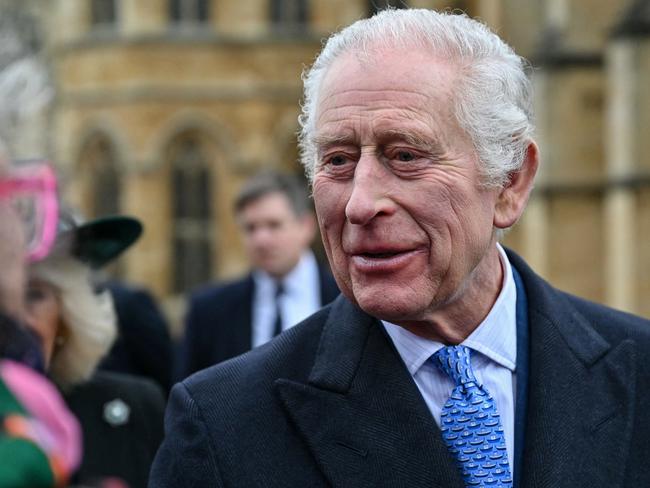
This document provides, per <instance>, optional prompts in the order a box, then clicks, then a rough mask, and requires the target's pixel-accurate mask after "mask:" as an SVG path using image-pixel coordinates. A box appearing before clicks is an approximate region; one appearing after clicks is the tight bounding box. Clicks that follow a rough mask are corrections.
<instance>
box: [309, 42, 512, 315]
mask: <svg viewBox="0 0 650 488" xmlns="http://www.w3.org/2000/svg"><path fill="white" fill-rule="evenodd" d="M456 82H457V68H456V67H455V66H453V65H450V64H448V63H447V62H445V61H442V60H437V59H435V58H432V57H430V56H428V55H427V54H425V53H420V52H417V51H409V52H406V51H399V52H396V51H392V50H384V51H382V52H380V53H378V54H377V55H376V56H375V58H374V60H371V61H360V60H359V59H358V58H357V57H356V56H355V55H354V54H347V55H345V56H343V57H341V58H340V59H338V60H337V61H336V62H335V63H334V64H333V66H332V67H331V68H330V70H329V71H328V73H327V74H326V77H325V79H324V81H323V85H322V88H321V91H320V97H319V105H318V108H317V113H316V134H315V136H316V144H317V148H318V161H317V163H316V173H315V178H314V188H313V190H314V201H315V204H316V213H317V216H318V221H319V225H320V227H321V234H322V236H323V241H324V245H325V250H326V252H327V255H328V258H329V260H330V264H331V266H332V270H333V272H334V274H335V277H336V280H337V282H338V284H339V286H340V288H341V290H342V291H343V293H344V294H345V295H346V296H347V297H348V298H350V299H352V300H353V301H354V302H356V303H358V305H359V306H360V307H361V308H362V309H363V310H365V311H366V312H368V313H370V314H372V315H374V316H377V317H379V318H382V319H385V320H390V321H393V322H396V323H400V322H402V323H406V322H420V321H423V322H427V321H429V319H430V318H431V316H432V314H435V312H436V311H438V310H440V309H441V308H443V307H448V306H450V305H453V304H454V303H455V302H457V301H458V300H462V299H463V297H465V301H467V297H468V296H469V295H468V294H472V293H475V292H476V290H477V289H478V290H480V286H481V280H482V279H483V277H484V276H485V275H486V273H487V274H489V272H492V273H494V274H495V275H496V276H499V273H500V267H499V261H498V255H497V254H496V247H495V244H494V242H495V237H494V232H493V219H494V213H495V205H496V202H497V198H498V194H499V192H498V190H487V189H485V188H482V187H481V185H480V179H479V170H478V160H477V156H476V153H475V151H474V148H473V145H472V141H471V140H470V138H469V136H468V135H467V134H466V133H465V132H464V131H463V130H462V129H461V128H460V127H459V126H458V123H457V121H456V119H455V117H454V115H453V113H452V99H453V97H454V94H453V92H454V89H455V87H454V84H455V83H456ZM488 255H489V256H490V259H487V258H486V256H488ZM495 264H496V267H497V268H498V269H494V265H495ZM488 268H489V270H488ZM492 292H493V290H490V293H492Z"/></svg>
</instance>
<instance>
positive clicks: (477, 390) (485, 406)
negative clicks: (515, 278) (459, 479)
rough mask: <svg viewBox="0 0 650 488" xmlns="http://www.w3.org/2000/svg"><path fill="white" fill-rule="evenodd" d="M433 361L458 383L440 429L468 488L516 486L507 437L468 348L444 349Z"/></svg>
mask: <svg viewBox="0 0 650 488" xmlns="http://www.w3.org/2000/svg"><path fill="white" fill-rule="evenodd" d="M432 359H433V362H434V363H435V364H436V365H437V366H438V367H439V368H440V369H441V370H442V371H443V372H444V373H445V374H446V375H447V376H449V377H450V378H451V379H452V381H453V382H454V383H455V384H456V386H455V387H454V389H453V390H452V392H451V396H450V397H449V400H447V402H446V403H445V405H444V407H443V408H442V415H441V418H440V430H441V431H442V437H443V439H444V441H445V444H447V447H448V448H449V452H451V453H452V455H453V456H454V458H455V459H456V461H457V462H458V466H459V468H460V470H461V473H462V475H463V479H464V480H465V485H466V486H468V487H474V486H481V487H489V488H494V487H508V488H511V487H512V476H511V475H510V466H509V465H508V454H507V452H506V443H505V436H504V435H503V427H502V426H501V419H500V417H499V413H498V412H497V407H496V405H495V403H494V399H493V398H492V396H491V395H490V393H489V392H488V391H487V390H486V389H485V387H484V386H481V385H479V384H478V382H477V381H476V378H475V377H474V373H473V372H472V366H471V363H470V349H469V348H468V347H466V346H449V347H444V348H442V349H441V350H439V351H438V352H437V353H435V354H434V355H433V356H432Z"/></svg>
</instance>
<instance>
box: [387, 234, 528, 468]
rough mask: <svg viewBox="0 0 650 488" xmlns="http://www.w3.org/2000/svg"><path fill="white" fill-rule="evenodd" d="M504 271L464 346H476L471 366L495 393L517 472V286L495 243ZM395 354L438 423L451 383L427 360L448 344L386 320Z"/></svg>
mask: <svg viewBox="0 0 650 488" xmlns="http://www.w3.org/2000/svg"><path fill="white" fill-rule="evenodd" d="M497 247H498V249H499V255H500V257H501V264H502V266H503V270H504V283H503V286H502V287H501V292H500V293H499V296H498V297H497V300H496V302H494V305H493V306H492V309H491V310H490V312H489V313H488V315H487V317H485V320H483V322H481V324H479V326H478V327H477V328H476V329H475V330H474V332H472V333H471V334H470V335H469V337H467V339H465V340H464V341H463V342H462V344H463V345H465V346H467V347H469V348H470V349H471V350H472V355H471V360H472V370H473V371H474V375H475V376H476V379H477V380H478V381H479V383H480V384H482V385H484V386H485V388H486V389H487V390H488V391H489V392H490V393H491V394H492V397H493V398H494V401H495V403H496V407H497V411H498V412H499V415H500V416H501V424H502V426H503V430H504V434H505V440H506V448H507V451H508V459H509V461H510V472H511V475H512V476H514V464H513V459H514V457H513V456H514V438H515V434H514V423H515V401H514V399H515V398H516V397H515V386H516V385H515V379H516V376H515V369H516V363H517V317H516V309H517V288H516V286H515V282H514V278H513V276H512V268H511V266H510V262H509V261H508V257H507V256H506V254H505V252H504V250H503V248H502V247H501V246H500V245H499V244H497ZM383 324H384V327H385V328H386V332H388V335H389V336H390V338H391V339H392V341H393V343H394V344H395V348H396V349H397V352H398V353H399V354H400V356H401V357H402V360H403V361H404V364H405V365H406V367H407V368H408V370H409V372H410V373H411V375H412V376H413V379H414V380H415V384H416V385H417V386H418V388H419V389H420V393H421V394H422V396H423V397H424V400H425V402H426V404H427V406H428V407H429V410H430V411H431V414H432V415H433V418H434V419H435V421H436V423H437V424H438V426H439V425H440V414H441V411H442V407H443V405H444V403H445V402H446V401H447V399H448V398H449V395H450V393H451V390H452V389H453V388H454V386H455V385H454V383H453V381H452V380H451V379H450V378H449V377H448V376H447V375H446V374H445V373H443V372H442V371H440V369H438V367H437V366H436V365H435V364H433V362H432V361H428V359H429V358H430V357H431V356H432V355H433V354H435V353H436V352H437V351H438V350H439V349H441V348H443V347H444V344H441V343H439V342H436V341H431V340H427V339H424V338H422V337H420V336H417V335H415V334H413V333H411V332H409V331H407V330H406V329H404V328H402V327H400V326H398V325H395V324H391V323H389V322H383Z"/></svg>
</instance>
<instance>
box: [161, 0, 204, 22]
mask: <svg viewBox="0 0 650 488" xmlns="http://www.w3.org/2000/svg"><path fill="white" fill-rule="evenodd" d="M209 19H210V11H209V2H208V0H170V2H169V20H170V22H171V23H172V24H205V23H207V22H208V20H209Z"/></svg>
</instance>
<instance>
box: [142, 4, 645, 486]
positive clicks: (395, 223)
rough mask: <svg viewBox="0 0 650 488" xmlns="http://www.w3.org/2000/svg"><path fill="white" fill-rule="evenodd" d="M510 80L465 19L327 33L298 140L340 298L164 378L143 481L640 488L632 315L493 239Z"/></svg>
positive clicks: (515, 156)
mask: <svg viewBox="0 0 650 488" xmlns="http://www.w3.org/2000/svg"><path fill="white" fill-rule="evenodd" d="M525 71H526V63H525V62H524V60H523V59H522V58H520V57H519V56H517V55H516V54H515V53H514V52H513V51H512V49H511V48H510V47H508V46H507V45H506V44H505V43H504V42H503V41H502V40H501V39H499V37H497V36H496V35H495V34H494V33H492V32H491V31H490V30H489V29H488V28H487V27H485V26H484V25H483V24H481V23H479V22H477V21H474V20H471V19H469V18H468V17H466V16H464V15H452V14H447V13H445V14H441V13H437V12H434V11H429V10H388V11H383V12H381V13H380V14H378V15H376V16H374V17H373V18H371V19H365V20H361V21H359V22H356V23H355V24H353V25H351V26H349V27H347V28H345V29H343V30H342V31H341V32H340V33H338V34H336V35H334V36H332V37H331V38H330V39H329V41H328V42H327V44H326V45H325V47H324V49H323V51H322V53H321V54H320V55H319V57H318V58H317V59H316V61H315V64H314V65H313V67H312V68H311V69H310V71H309V72H308V73H307V74H306V77H305V99H304V104H303V114H302V116H301V118H300V123H301V126H302V132H301V135H300V144H301V149H302V158H303V163H304V164H305V167H306V170H307V173H308V175H309V176H310V177H311V180H312V185H313V196H314V202H315V207H316V212H317V216H318V222H319V225H320V229H321V234H322V237H323V242H324V245H325V250H326V252H327V256H328V259H329V261H330V264H331V267H332V271H333V273H334V276H335V278H336V281H337V283H338V285H339V287H340V289H341V291H342V296H340V297H339V298H338V299H337V300H336V301H335V302H334V303H333V304H332V305H331V306H328V307H325V308H324V309H322V310H321V311H319V312H317V313H316V314H314V315H313V316H311V317H310V318H308V319H306V320H305V321H304V322H303V323H302V324H300V325H298V326H296V327H295V328H293V329H292V330H290V331H289V332H288V333H286V334H283V335H282V336H280V337H279V338H277V339H276V340H274V341H272V342H271V343H269V344H267V345H265V346H263V347H261V348H258V349H256V350H254V351H252V352H250V353H248V354H246V355H244V356H240V357H238V358H235V359H233V360H231V361H229V362H226V363H223V364H220V365H217V366H215V367H213V368H211V369H208V370H204V371H202V372H199V373H197V374H196V375H194V376H192V377H190V378H189V379H187V380H185V381H184V382H182V383H181V384H179V385H176V386H175V388H174V390H173V391H172V394H171V398H170V401H169V406H168V411H167V414H166V440H165V441H164V443H163V445H162V447H161V449H160V450H159V452H158V455H157V459H156V461H155V463H154V467H153V471H152V477H151V485H150V486H153V487H171V486H247V487H249V486H264V487H272V486H278V487H280V486H282V487H286V486H309V487H316V486H350V487H362V486H368V487H379V486H390V487H394V486H408V487H415V486H417V487H420V486H421V487H425V486H426V487H453V488H460V487H475V486H481V487H512V486H517V487H526V488H539V487H553V488H558V487H571V488H576V487H589V488H596V487H603V488H604V487H612V486H617V487H638V486H646V485H648V483H649V482H650V466H649V465H648V463H646V462H645V457H646V456H647V453H648V452H650V416H648V415H647V414H646V413H645V412H644V406H647V405H650V361H648V360H646V359H645V358H644V356H648V351H650V323H649V322H648V321H647V320H644V319H641V318H639V317H634V316H631V315H626V314H623V313H621V312H616V311H614V310H611V309H608V308H606V307H603V306H600V305H597V304H594V303H589V302H587V301H585V300H582V299H579V298H577V297H573V296H570V295H568V294H566V293H563V292H561V291H559V290H556V289H555V288H553V287H551V286H550V285H549V284H548V283H546V282H545V281H543V280H542V279H541V278H540V277H538V276H537V275H536V274H535V273H534V272H533V271H532V270H531V269H530V268H529V267H528V266H527V265H526V263H525V262H524V261H523V260H522V259H521V258H519V257H518V256H517V255H515V254H514V253H512V252H510V251H506V250H505V249H503V248H502V247H501V246H500V245H499V244H498V242H497V239H498V236H499V234H500V233H501V232H502V231H503V230H504V229H507V228H508V227H510V226H512V225H513V224H515V223H516V222H517V220H518V219H519V217H520V216H521V214H522V212H523V211H524V207H525V205H526V202H527V200H528V196H529V194H530V191H531V189H532V186H533V181H534V177H535V174H536V171H537V167H538V162H539V152H538V148H537V145H536V143H535V141H534V139H533V135H532V134H533V125H532V121H531V120H532V114H531V97H532V94H531V87H530V83H529V80H528V78H527V76H526V72H525Z"/></svg>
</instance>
